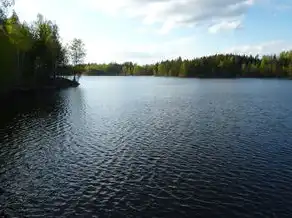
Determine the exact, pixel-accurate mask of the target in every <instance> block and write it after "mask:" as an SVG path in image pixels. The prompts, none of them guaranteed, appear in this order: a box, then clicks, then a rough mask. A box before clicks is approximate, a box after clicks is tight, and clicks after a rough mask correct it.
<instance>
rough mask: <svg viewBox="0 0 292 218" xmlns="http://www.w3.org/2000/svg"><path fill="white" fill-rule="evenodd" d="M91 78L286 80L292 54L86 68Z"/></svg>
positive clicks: (291, 70) (291, 69)
mask: <svg viewBox="0 0 292 218" xmlns="http://www.w3.org/2000/svg"><path fill="white" fill-rule="evenodd" d="M84 68H85V74H87V75H153V76H173V77H200V78H234V77H254V78H286V77H292V51H287V52H282V53H280V54H279V55H278V56H277V55H266V56H263V57H261V58H260V57H259V56H255V57H254V56H247V55H234V54H218V55H213V56H206V57H201V58H194V59H191V60H182V58H180V57H179V58H177V59H174V60H167V61H162V62H160V63H156V64H152V65H143V66H140V65H137V64H134V63H132V62H126V63H123V64H117V63H110V64H94V63H90V64H87V65H84Z"/></svg>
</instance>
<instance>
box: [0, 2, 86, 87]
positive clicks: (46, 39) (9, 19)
mask: <svg viewBox="0 0 292 218" xmlns="http://www.w3.org/2000/svg"><path fill="white" fill-rule="evenodd" d="M13 4H14V2H13V1H12V0H0V92H1V91H9V90H11V89H13V88H15V87H23V86H25V87H30V86H36V85H38V86H42V85H43V84H45V83H46V82H47V81H49V80H54V79H56V77H57V76H60V75H65V74H66V75H74V79H76V77H75V75H76V73H77V71H76V70H75V66H78V65H79V64H80V63H82V61H83V58H84V56H85V51H84V44H83V43H82V41H81V40H79V39H74V40H73V42H72V43H71V44H70V45H64V44H63V43H62V42H61V38H60V35H59V28H58V26H57V24H56V23H54V22H52V21H50V20H47V19H45V18H44V17H43V16H42V15H38V16H37V19H36V20H35V21H34V22H33V23H30V24H28V23H26V22H21V21H20V19H19V17H18V15H17V14H16V13H15V12H13V13H12V15H11V16H8V14H9V13H8V11H12V7H13ZM69 64H71V65H69ZM73 66H74V67H73Z"/></svg>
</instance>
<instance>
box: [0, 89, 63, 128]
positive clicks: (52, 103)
mask: <svg viewBox="0 0 292 218" xmlns="http://www.w3.org/2000/svg"><path fill="white" fill-rule="evenodd" d="M60 101H61V96H60V93H59V92H58V91H42V92H35V93H23V94H17V95H10V96H7V97H5V98H2V99H1V102H2V104H1V109H0V112H1V113H0V120H1V122H0V128H5V126H6V125H8V124H9V123H11V122H15V121H16V120H17V119H18V118H20V117H21V116H25V115H26V114H28V113H35V114H36V115H37V114H41V115H42V116H45V115H46V114H50V113H51V112H52V111H54V110H56V107H60V106H61V105H62V104H60Z"/></svg>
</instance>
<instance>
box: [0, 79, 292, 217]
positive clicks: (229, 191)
mask: <svg viewBox="0 0 292 218" xmlns="http://www.w3.org/2000/svg"><path fill="white" fill-rule="evenodd" d="M80 83H81V85H80V87H78V88H70V89H67V90H62V91H60V92H48V93H38V94H34V95H28V96H23V97H22V98H18V99H10V100H9V101H8V100H7V101H6V102H2V103H1V116H0V117H1V123H0V124H1V126H0V128H1V129H0V133H1V135H0V137H1V138H0V139H1V140H0V142H1V143H0V211H1V210H2V211H5V213H6V214H8V215H9V216H11V217H41V216H43V217H224V218H225V217H280V218H282V217H292V206H291V205H292V185H291V184H292V98H291V94H292V81H288V80H261V79H207V80H204V79H203V80H200V79H179V78H155V77H83V78H82V79H81V81H80ZM0 216H1V215H0Z"/></svg>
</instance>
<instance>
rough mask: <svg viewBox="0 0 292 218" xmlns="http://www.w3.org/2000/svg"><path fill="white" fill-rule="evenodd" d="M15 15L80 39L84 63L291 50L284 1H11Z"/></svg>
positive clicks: (291, 15) (288, 6)
mask: <svg viewBox="0 0 292 218" xmlns="http://www.w3.org/2000/svg"><path fill="white" fill-rule="evenodd" d="M15 10H16V12H17V13H18V14H19V16H20V19H22V20H26V21H27V22H31V21H32V20H35V18H36V16H37V14H38V13H41V14H43V15H44V16H45V17H46V18H48V19H51V20H54V21H56V23H57V24H58V25H59V27H60V34H61V37H62V39H63V41H64V42H69V41H70V40H72V39H73V38H74V37H78V38H81V39H83V41H84V42H85V44H86V50H87V60H86V61H88V62H98V63H103V62H111V61H117V62H124V61H134V62H137V63H141V64H146V63H153V62H156V61H160V60H163V59H168V58H176V57H178V56H181V57H183V58H193V57H198V56H203V55H210V54H215V53H229V52H233V53H245V54H253V55H256V54H260V55H261V54H270V53H279V52H281V51H282V50H289V49H292V26H291V20H292V2H291V0H104V1H102V0H82V1H81V0H50V1H48V0H16V5H15Z"/></svg>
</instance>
